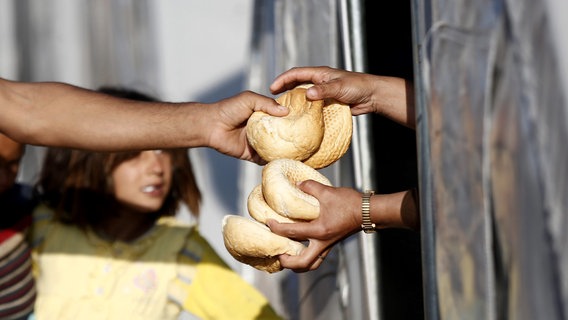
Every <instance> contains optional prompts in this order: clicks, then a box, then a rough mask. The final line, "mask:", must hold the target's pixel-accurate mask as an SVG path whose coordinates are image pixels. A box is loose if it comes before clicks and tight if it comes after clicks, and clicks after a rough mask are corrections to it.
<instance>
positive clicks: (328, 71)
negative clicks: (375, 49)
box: [270, 67, 416, 128]
mask: <svg viewBox="0 0 568 320" xmlns="http://www.w3.org/2000/svg"><path fill="white" fill-rule="evenodd" d="M305 82H311V83H313V84H314V86H313V87H312V88H310V89H308V91H307V93H306V95H307V97H308V99H311V100H318V99H323V98H334V99H336V100H338V101H340V102H343V103H345V104H349V105H351V113H352V114H353V115H354V116H356V115H360V114H365V113H377V114H380V115H382V116H384V117H387V118H389V119H391V120H393V121H395V122H398V123H400V124H402V125H404V126H407V127H409V128H414V127H415V125H416V119H415V110H414V88H413V85H412V83H411V82H410V81H407V80H405V79H402V78H395V77H384V76H376V75H371V74H366V73H358V72H350V71H345V70H340V69H333V68H329V67H301V68H292V69H290V70H288V71H286V72H284V73H282V74H281V75H279V76H278V77H276V79H275V80H274V82H273V83H272V85H271V86H270V90H272V92H273V93H274V94H277V93H281V92H284V91H286V90H289V89H292V88H294V87H295V86H297V85H299V84H301V83H305Z"/></svg>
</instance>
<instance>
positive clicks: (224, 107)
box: [209, 91, 288, 164]
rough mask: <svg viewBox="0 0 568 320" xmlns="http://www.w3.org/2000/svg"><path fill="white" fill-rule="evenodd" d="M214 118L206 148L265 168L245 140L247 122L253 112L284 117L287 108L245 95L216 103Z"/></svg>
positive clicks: (273, 102) (253, 94)
mask: <svg viewBox="0 0 568 320" xmlns="http://www.w3.org/2000/svg"><path fill="white" fill-rule="evenodd" d="M217 106H218V107H217V108H216V110H215V111H216V114H215V117H214V118H213V121H214V123H212V124H211V125H212V126H214V127H215V128H214V129H213V130H212V133H211V136H210V142H209V146H211V147H212V148H214V149H215V150H217V151H219V152H221V153H224V154H226V155H229V156H232V157H236V158H239V159H242V160H248V161H252V162H255V163H258V164H264V163H266V161H264V160H263V159H262V158H260V156H259V155H258V154H257V153H256V151H255V150H254V149H253V148H252V147H251V146H250V145H249V144H248V141H247V138H246V130H245V128H246V124H247V120H248V119H249V118H250V116H251V115H252V114H253V112H255V111H263V112H266V113H268V114H270V115H273V116H285V115H287V114H288V108H286V107H284V106H281V105H279V104H278V103H277V102H276V101H275V100H274V99H271V98H268V97H265V96H263V95H260V94H257V93H254V92H250V91H246V92H242V93H240V94H238V95H236V96H234V97H231V98H227V99H224V100H221V101H219V102H218V103H217Z"/></svg>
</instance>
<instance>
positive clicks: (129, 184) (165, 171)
mask: <svg viewBox="0 0 568 320" xmlns="http://www.w3.org/2000/svg"><path fill="white" fill-rule="evenodd" d="M112 179H113V181H114V196H115V198H116V200H117V201H118V202H119V203H121V204H122V205H124V206H126V207H128V208H131V209H133V210H135V211H140V212H141V213H150V212H155V211H158V210H159V209H160V208H161V207H162V204H163V203H164V200H165V199H166V196H167V194H168V192H169V191H170V188H171V183H172V182H171V181H172V158H171V154H170V153H168V152H163V151H161V150H154V151H142V152H140V153H139V154H138V155H137V156H136V157H134V158H131V159H128V160H126V161H123V162H121V163H120V164H119V165H118V166H117V167H116V168H115V169H114V171H113V172H112Z"/></svg>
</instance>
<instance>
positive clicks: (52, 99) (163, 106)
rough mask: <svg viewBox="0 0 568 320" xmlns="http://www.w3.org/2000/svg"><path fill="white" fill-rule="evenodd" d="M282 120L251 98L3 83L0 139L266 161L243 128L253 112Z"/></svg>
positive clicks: (274, 109) (271, 104)
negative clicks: (178, 99)
mask: <svg viewBox="0 0 568 320" xmlns="http://www.w3.org/2000/svg"><path fill="white" fill-rule="evenodd" d="M258 110H262V111H264V112H267V113H269V114H272V115H276V116H283V115H285V114H287V109H285V108H280V107H279V106H278V104H277V103H276V102H275V101H274V100H273V99H271V98H268V97H264V96H261V95H258V94H255V93H252V92H244V93H241V94H239V95H236V96H234V97H231V98H228V99H225V100H221V101H219V102H216V103H212V104H201V103H166V102H161V103H153V102H141V101H130V100H124V99H121V98H117V97H111V96H108V95H105V94H102V93H98V92H94V91H91V90H86V89H82V88H79V87H76V86H72V85H68V84H63V83H56V82H44V83H24V82H14V81H8V80H4V79H0V114H2V116H1V117H0V133H4V134H6V135H8V136H10V137H12V138H13V139H15V140H18V141H20V142H22V143H28V144H34V145H46V146H57V147H71V148H80V149H88V150H94V151H119V150H135V149H154V148H175V147H211V148H214V149H216V150H218V151H219V152H222V153H224V154H227V155H230V156H233V157H237V158H240V159H244V160H252V161H256V162H258V161H260V160H259V159H260V158H259V157H258V156H257V155H256V153H255V152H254V150H253V149H252V148H250V146H249V145H248V143H247V141H246V136H245V130H244V127H245V125H246V121H247V120H248V118H249V117H250V115H251V114H252V113H253V112H254V111H258Z"/></svg>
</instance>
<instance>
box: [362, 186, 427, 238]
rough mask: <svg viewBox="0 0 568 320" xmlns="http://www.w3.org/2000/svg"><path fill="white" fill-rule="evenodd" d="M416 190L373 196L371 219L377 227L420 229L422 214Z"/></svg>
mask: <svg viewBox="0 0 568 320" xmlns="http://www.w3.org/2000/svg"><path fill="white" fill-rule="evenodd" d="M417 197H418V196H417V193H416V192H415V190H413V189H411V190H406V191H401V192H397V193H392V194H379V195H374V196H372V197H371V200H370V201H371V202H370V204H371V212H370V214H371V221H372V222H373V223H375V224H376V228H377V229H385V228H404V229H411V230H415V231H419V229H420V215H419V211H418V198H417Z"/></svg>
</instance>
